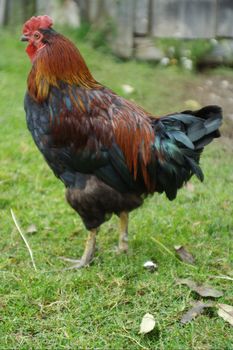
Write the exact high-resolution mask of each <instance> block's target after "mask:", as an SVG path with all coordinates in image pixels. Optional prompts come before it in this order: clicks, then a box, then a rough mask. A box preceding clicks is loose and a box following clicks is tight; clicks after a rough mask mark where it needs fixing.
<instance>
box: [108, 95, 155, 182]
mask: <svg viewBox="0 0 233 350" xmlns="http://www.w3.org/2000/svg"><path fill="white" fill-rule="evenodd" d="M116 99H117V102H118V103H117V104H118V107H117V108H115V110H114V111H113V112H112V118H111V122H112V125H113V130H114V134H115V137H116V142H117V144H118V145H119V146H120V148H121V149H122V151H123V153H124V156H125V159H126V162H127V165H128V168H129V169H130V171H131V172H132V174H133V176H134V179H136V178H137V174H138V169H139V166H140V168H141V171H142V174H143V177H144V181H145V184H146V185H147V187H150V179H149V176H148V172H147V169H146V167H147V164H148V162H149V161H150V159H151V145H152V142H153V140H154V133H153V129H152V127H151V125H150V122H149V118H148V116H147V114H146V112H145V111H144V110H143V109H142V108H140V107H139V106H137V105H135V104H134V103H132V102H130V101H127V100H125V99H123V98H121V97H116ZM110 108H111V107H110ZM138 163H139V164H138Z"/></svg>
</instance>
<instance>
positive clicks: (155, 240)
mask: <svg viewBox="0 0 233 350" xmlns="http://www.w3.org/2000/svg"><path fill="white" fill-rule="evenodd" d="M151 239H152V241H154V242H155V243H157V244H158V245H159V246H160V247H162V248H163V249H164V250H165V251H166V252H167V253H168V254H169V255H171V256H172V257H173V258H174V259H175V260H177V261H179V263H180V264H183V265H185V266H189V267H192V268H193V269H197V267H196V266H194V265H191V264H186V263H185V262H184V261H181V260H180V259H178V258H177V257H176V255H175V254H173V253H172V251H171V250H170V249H168V248H167V247H166V246H165V245H164V244H163V243H161V242H160V241H158V240H157V239H155V238H154V237H151Z"/></svg>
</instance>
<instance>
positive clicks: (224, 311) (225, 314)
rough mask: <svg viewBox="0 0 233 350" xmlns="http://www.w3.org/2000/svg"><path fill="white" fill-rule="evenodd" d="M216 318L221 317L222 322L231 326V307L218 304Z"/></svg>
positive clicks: (232, 314) (232, 323)
mask: <svg viewBox="0 0 233 350" xmlns="http://www.w3.org/2000/svg"><path fill="white" fill-rule="evenodd" d="M218 307H219V309H218V316H220V317H222V318H223V319H224V321H227V322H228V323H230V325H232V326H233V306H231V305H227V304H218Z"/></svg>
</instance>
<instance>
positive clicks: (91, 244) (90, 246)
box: [61, 229, 97, 270]
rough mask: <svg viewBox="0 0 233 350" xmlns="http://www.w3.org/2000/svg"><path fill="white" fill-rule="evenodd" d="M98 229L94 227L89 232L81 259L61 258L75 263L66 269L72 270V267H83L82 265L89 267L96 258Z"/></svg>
mask: <svg viewBox="0 0 233 350" xmlns="http://www.w3.org/2000/svg"><path fill="white" fill-rule="evenodd" d="M96 232H97V230H96V229H92V230H91V231H90V233H89V236H88V238H87V242H86V246H85V250H84V253H83V256H82V257H81V259H80V260H73V259H69V258H61V259H63V260H65V261H69V262H72V263H73V265H71V266H70V267H67V268H66V269H65V270H72V269H81V268H82V267H87V266H89V265H90V263H91V262H92V260H93V258H94V253H95V245H96Z"/></svg>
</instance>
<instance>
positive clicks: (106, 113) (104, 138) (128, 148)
mask: <svg viewBox="0 0 233 350" xmlns="http://www.w3.org/2000/svg"><path fill="white" fill-rule="evenodd" d="M59 91H60V90H59ZM66 92H67V94H66V95H64V90H63V92H62V91H61V96H57V98H55V100H54V95H53V93H51V95H50V105H51V106H54V112H53V113H52V114H55V113H56V112H55V110H59V117H58V118H57V117H56V118H52V116H51V120H54V121H53V134H54V140H55V143H56V144H57V145H60V146H62V145H63V146H64V145H73V147H75V149H77V150H83V149H88V150H90V151H92V152H98V150H99V149H100V147H102V146H104V147H105V148H110V147H111V145H112V143H113V142H116V143H117V145H118V146H119V147H120V149H121V150H122V152H123V154H124V156H125V161H126V164H127V167H128V168H129V170H130V172H131V173H132V175H133V177H134V179H135V180H136V178H137V176H138V172H140V173H141V174H142V175H143V178H144V182H145V184H146V186H147V188H148V190H150V189H151V186H152V184H151V181H150V178H149V175H148V172H147V165H148V163H149V161H150V159H151V145H152V143H153V140H154V133H153V129H152V127H151V125H150V122H149V118H148V117H147V115H146V112H145V111H144V110H143V109H142V108H140V107H138V106H136V105H134V104H133V103H132V102H130V101H127V100H125V99H124V98H122V97H119V96H117V95H116V94H114V93H113V92H112V91H111V90H109V89H106V88H104V87H102V89H97V90H95V89H85V88H81V87H76V88H74V87H73V88H72V87H70V86H69V85H67V89H66ZM53 100H54V101H53ZM58 104H59V105H58ZM68 107H69V108H68Z"/></svg>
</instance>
